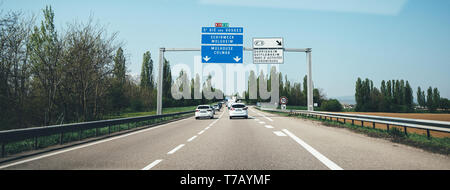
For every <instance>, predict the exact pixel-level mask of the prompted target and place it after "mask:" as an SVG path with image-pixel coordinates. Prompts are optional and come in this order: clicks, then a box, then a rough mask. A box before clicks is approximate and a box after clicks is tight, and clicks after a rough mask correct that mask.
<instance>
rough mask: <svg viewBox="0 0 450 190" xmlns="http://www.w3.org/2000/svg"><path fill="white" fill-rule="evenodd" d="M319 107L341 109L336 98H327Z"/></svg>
mask: <svg viewBox="0 0 450 190" xmlns="http://www.w3.org/2000/svg"><path fill="white" fill-rule="evenodd" d="M320 109H321V110H323V111H342V109H343V108H342V105H341V103H340V102H339V101H338V100H336V99H329V100H325V101H323V102H322V105H321V106H320Z"/></svg>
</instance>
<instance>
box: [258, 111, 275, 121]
mask: <svg viewBox="0 0 450 190" xmlns="http://www.w3.org/2000/svg"><path fill="white" fill-rule="evenodd" d="M257 114H258V115H260V116H262V117H264V118H266V119H267V120H269V121H273V120H272V119H270V118H268V117H267V116H265V115H264V114H261V113H257Z"/></svg>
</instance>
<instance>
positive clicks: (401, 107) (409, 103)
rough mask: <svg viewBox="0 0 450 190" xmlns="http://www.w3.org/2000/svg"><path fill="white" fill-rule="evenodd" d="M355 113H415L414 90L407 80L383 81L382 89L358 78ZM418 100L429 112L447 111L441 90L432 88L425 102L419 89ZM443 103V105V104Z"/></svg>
mask: <svg viewBox="0 0 450 190" xmlns="http://www.w3.org/2000/svg"><path fill="white" fill-rule="evenodd" d="M355 100H356V107H355V111H370V112H414V111H415V110H416V107H415V105H416V104H415V103H414V97H413V90H412V88H411V85H410V84H409V82H408V81H405V80H388V81H387V82H386V81H385V80H382V81H381V85H380V89H378V88H377V87H374V85H373V81H372V80H370V79H368V78H366V79H365V80H362V79H361V78H358V79H357V80H356V85H355ZM417 100H418V103H419V105H420V106H422V107H423V108H427V109H428V110H429V111H432V112H433V111H436V109H437V108H442V109H445V110H447V109H448V106H446V104H445V103H444V102H447V104H448V100H447V99H445V98H444V99H443V98H441V97H440V95H439V90H438V89H437V88H434V90H433V89H432V88H431V87H430V88H429V89H428V96H427V98H426V100H425V93H424V92H423V91H421V89H420V87H418V91H417ZM441 102H442V103H441Z"/></svg>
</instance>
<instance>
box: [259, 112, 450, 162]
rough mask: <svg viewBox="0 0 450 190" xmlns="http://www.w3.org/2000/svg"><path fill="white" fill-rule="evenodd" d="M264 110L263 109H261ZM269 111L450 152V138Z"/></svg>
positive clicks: (431, 149) (424, 148) (423, 147)
mask: <svg viewBox="0 0 450 190" xmlns="http://www.w3.org/2000/svg"><path fill="white" fill-rule="evenodd" d="M261 111H265V110H261ZM265 112H269V113H274V114H278V115H282V116H286V117H296V118H304V119H310V120H315V121H319V122H321V124H322V125H325V126H330V127H340V128H347V129H349V130H351V131H354V132H356V133H361V134H365V135H367V136H370V137H376V138H383V139H387V140H390V141H391V142H395V143H400V144H404V145H409V146H413V147H416V148H420V149H423V150H425V151H429V152H433V153H439V154H444V155H447V156H448V155H449V153H450V138H448V137H445V138H437V137H432V138H431V139H428V138H427V136H426V135H421V134H416V133H408V135H405V134H404V133H403V131H401V130H399V129H398V128H391V129H390V130H389V131H387V130H383V129H376V128H375V129H374V128H369V127H361V126H358V125H352V124H349V123H345V124H344V123H341V122H337V121H330V120H323V119H322V120H321V119H317V118H313V117H306V116H302V115H290V114H289V113H281V112H274V111H265Z"/></svg>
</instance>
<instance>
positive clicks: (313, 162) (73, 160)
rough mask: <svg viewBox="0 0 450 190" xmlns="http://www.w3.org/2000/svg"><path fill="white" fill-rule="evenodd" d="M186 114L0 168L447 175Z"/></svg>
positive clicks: (345, 141) (382, 150) (382, 151)
mask: <svg viewBox="0 0 450 190" xmlns="http://www.w3.org/2000/svg"><path fill="white" fill-rule="evenodd" d="M249 116H250V117H249V119H233V120H230V119H229V117H228V110H227V109H226V108H224V109H222V112H218V113H216V116H215V119H204V120H195V119H194V117H189V118H186V119H183V120H178V121H175V122H171V123H168V124H164V125H160V126H157V127H153V128H148V129H144V130H140V131H135V132H131V133H127V134H124V135H120V136H115V137H112V138H107V139H103V140H99V141H94V142H91V143H87V144H83V145H79V146H75V147H70V148H66V149H62V150H57V151H53V152H48V153H43V154H40V155H36V156H33V157H28V158H24V159H21V160H15V161H12V162H9V163H4V164H2V165H0V169H7V170H22V169H33V170H35V169H37V170H41V169H46V170H47V169H49V170H61V169H69V170H72V169H88V170H91V169H95V170H97V169H124V170H141V169H142V170H172V169H177V170H178V169H181V170H197V169H199V170H200V169H201V170H203V169H205V170H209V169H214V170H215V169H218V170H222V169H223V170H262V169H264V170H284V169H286V170H355V169H357V170H359V169H369V170H371V169H388V170H391V169H432V170H434V169H437V170H449V169H450V159H449V157H448V156H445V155H440V154H433V153H429V152H426V151H423V150H420V149H417V148H413V147H409V146H406V145H401V144H396V143H392V142H390V141H387V140H383V139H378V138H372V137H367V136H365V135H363V134H357V133H354V132H351V131H349V130H347V129H343V128H334V127H327V126H323V125H320V124H319V123H318V122H314V121H309V120H304V119H298V118H290V117H282V116H277V115H273V114H269V113H266V112H261V111H259V110H256V109H254V108H250V109H249Z"/></svg>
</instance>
